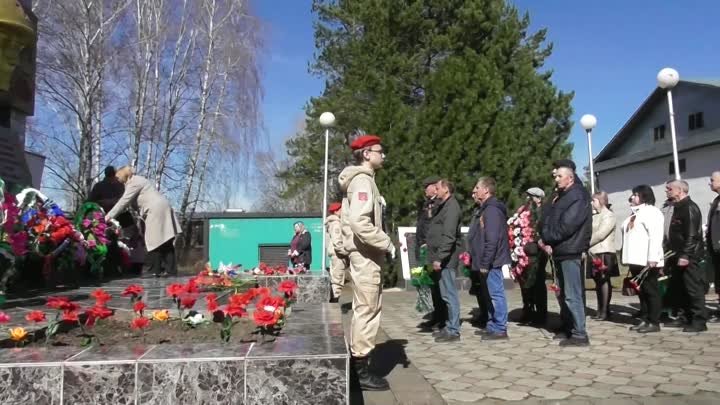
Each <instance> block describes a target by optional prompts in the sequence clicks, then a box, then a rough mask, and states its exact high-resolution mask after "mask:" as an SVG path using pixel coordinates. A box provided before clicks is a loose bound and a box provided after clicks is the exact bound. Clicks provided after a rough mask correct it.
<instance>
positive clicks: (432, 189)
mask: <svg viewBox="0 0 720 405" xmlns="http://www.w3.org/2000/svg"><path fill="white" fill-rule="evenodd" d="M439 181H440V177H438V176H429V177H427V178H425V179H424V180H423V182H422V185H423V187H424V192H425V198H424V199H423V202H422V205H419V206H418V215H417V224H416V227H415V260H416V261H417V265H418V266H424V265H427V264H429V263H424V262H422V260H423V257H422V256H421V251H422V250H423V249H427V228H428V224H429V223H430V219H431V218H432V217H433V215H434V213H435V210H436V208H437V204H436V197H437V186H436V184H437V182H439ZM430 276H431V277H432V278H433V281H434V284H433V285H432V286H431V287H430V293H431V296H432V303H433V312H432V317H431V318H430V319H429V320H427V321H426V322H422V323H421V324H420V325H418V326H419V327H420V328H423V329H425V330H426V331H427V332H431V331H432V329H433V328H435V327H437V328H438V329H439V330H442V329H443V328H444V327H445V321H446V320H447V308H446V307H445V301H443V299H442V297H441V296H440V284H439V279H440V277H439V273H438V272H436V271H431V272H430Z"/></svg>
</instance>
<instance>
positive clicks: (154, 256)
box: [145, 238, 177, 276]
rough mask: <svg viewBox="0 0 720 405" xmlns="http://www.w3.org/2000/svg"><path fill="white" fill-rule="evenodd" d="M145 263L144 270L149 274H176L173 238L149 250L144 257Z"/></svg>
mask: <svg viewBox="0 0 720 405" xmlns="http://www.w3.org/2000/svg"><path fill="white" fill-rule="evenodd" d="M145 265H146V270H145V271H146V272H147V273H149V274H161V273H167V274H168V275H171V276H176V275H177V261H176V259H175V238H172V239H170V240H168V241H167V242H165V243H163V244H162V245H160V246H158V247H157V248H155V249H153V250H151V251H149V252H148V253H147V256H146V257H145Z"/></svg>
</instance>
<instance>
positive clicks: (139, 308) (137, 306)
mask: <svg viewBox="0 0 720 405" xmlns="http://www.w3.org/2000/svg"><path fill="white" fill-rule="evenodd" d="M145 307H146V305H145V303H144V302H142V301H138V302H136V303H135V305H133V311H135V312H137V313H138V314H140V315H142V312H143V310H144V309H145Z"/></svg>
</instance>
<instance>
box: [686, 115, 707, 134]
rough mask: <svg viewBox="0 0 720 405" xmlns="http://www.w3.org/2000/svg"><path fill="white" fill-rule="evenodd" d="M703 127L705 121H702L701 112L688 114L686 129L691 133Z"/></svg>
mask: <svg viewBox="0 0 720 405" xmlns="http://www.w3.org/2000/svg"><path fill="white" fill-rule="evenodd" d="M704 127H705V120H704V119H703V113H702V112H696V113H693V114H690V116H689V117H688V128H689V129H690V130H691V131H693V130H696V129H700V128H704Z"/></svg>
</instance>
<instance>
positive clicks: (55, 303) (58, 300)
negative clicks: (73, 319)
mask: <svg viewBox="0 0 720 405" xmlns="http://www.w3.org/2000/svg"><path fill="white" fill-rule="evenodd" d="M68 302H70V300H69V299H68V297H48V299H47V303H46V304H45V306H47V307H48V308H52V309H63V307H64V306H65V304H67V303H68Z"/></svg>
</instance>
